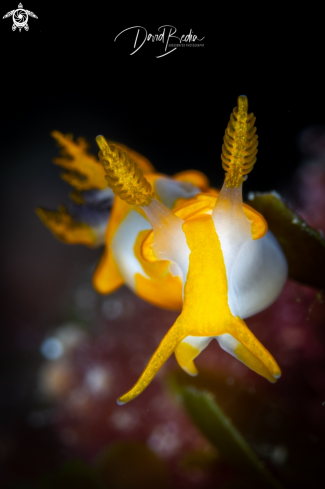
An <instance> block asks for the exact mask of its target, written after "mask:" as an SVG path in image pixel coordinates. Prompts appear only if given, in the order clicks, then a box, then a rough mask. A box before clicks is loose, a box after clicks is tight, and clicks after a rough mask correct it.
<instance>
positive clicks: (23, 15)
mask: <svg viewBox="0 0 325 489" xmlns="http://www.w3.org/2000/svg"><path fill="white" fill-rule="evenodd" d="M11 15H12V21H13V24H12V30H13V31H15V30H16V29H17V27H18V29H19V32H21V30H22V28H24V29H25V31H28V29H29V26H28V16H30V17H34V19H38V17H37V15H35V14H34V13H33V12H31V11H30V10H25V9H23V5H22V4H21V3H20V4H19V5H18V8H17V9H16V10H11V12H7V13H6V15H4V16H3V17H2V18H3V19H6V18H7V17H10V16H11Z"/></svg>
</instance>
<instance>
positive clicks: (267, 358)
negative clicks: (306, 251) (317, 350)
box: [37, 95, 287, 404]
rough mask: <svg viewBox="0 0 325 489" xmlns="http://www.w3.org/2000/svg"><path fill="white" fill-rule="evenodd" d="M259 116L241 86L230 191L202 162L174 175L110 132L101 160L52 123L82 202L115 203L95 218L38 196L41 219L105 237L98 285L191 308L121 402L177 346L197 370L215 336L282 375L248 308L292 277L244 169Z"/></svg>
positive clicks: (241, 356) (188, 367)
mask: <svg viewBox="0 0 325 489" xmlns="http://www.w3.org/2000/svg"><path fill="white" fill-rule="evenodd" d="M254 123H255V118H254V116H253V114H248V102H247V97H246V96H244V95H242V96H240V97H239V98H238V107H236V108H235V109H234V110H233V113H232V114H231V118H230V122H229V124H228V127H227V129H226V133H225V137H224V145H223V147H222V155H221V159H222V166H223V168H224V170H225V171H226V175H225V182H224V184H223V187H222V189H221V190H220V191H217V190H215V189H211V188H209V182H208V180H207V178H206V177H205V175H203V174H202V173H201V172H198V171H194V170H189V171H186V172H182V173H179V174H177V175H174V177H173V178H170V177H167V176H165V175H162V174H158V173H156V172H154V169H153V167H152V165H151V163H150V162H149V161H148V160H147V159H146V158H144V157H142V156H141V155H139V154H138V153H136V152H135V151H132V150H130V149H129V148H127V147H126V146H123V145H121V144H118V143H112V142H109V141H106V139H105V138H104V137H103V136H98V137H97V138H96V141H97V144H98V146H99V148H100V152H99V161H97V160H96V159H95V158H94V157H92V156H90V155H88V154H87V152H86V143H85V142H84V141H83V140H79V142H78V144H77V143H74V142H73V140H72V137H71V136H63V135H62V134H60V133H59V132H54V133H53V135H54V137H55V138H56V139H57V140H58V141H59V143H60V144H61V145H62V146H63V147H64V157H63V158H59V159H57V160H55V163H57V164H59V165H61V166H63V167H64V168H65V169H67V170H68V171H67V172H66V173H64V174H63V178H64V179H65V180H67V181H68V182H69V183H70V184H72V185H73V186H74V187H75V189H76V190H75V192H74V193H73V194H72V198H73V200H74V201H75V206H77V207H78V206H80V209H83V212H84V209H85V208H87V204H89V206H88V207H91V205H90V204H91V203H92V204H93V206H92V207H93V208H94V203H95V204H96V205H98V203H103V202H108V201H110V202H111V205H110V207H111V209H110V213H109V215H108V213H107V212H106V214H105V212H104V213H103V212H102V214H101V215H102V217H101V219H99V218H98V217H97V218H96V219H97V220H96V219H93V218H91V219H89V215H87V212H86V213H85V212H84V217H82V212H81V213H79V218H77V219H76V218H75V217H73V216H71V215H70V214H69V213H68V212H67V210H66V209H65V208H64V207H63V206H61V207H60V208H59V210H58V211H48V210H45V209H41V208H39V209H37V213H38V215H39V217H40V218H41V220H42V221H43V222H44V223H45V225H46V226H48V227H49V228H50V230H51V231H52V232H53V233H54V234H55V235H56V236H57V237H58V238H59V239H61V240H62V241H64V242H67V243H82V244H85V245H88V246H97V245H100V244H105V251H104V254H103V257H102V259H101V261H100V263H99V265H98V267H97V269H96V271H95V274H94V278H93V284H94V287H95V289H96V290H97V291H98V292H100V293H102V294H109V293H111V292H113V291H114V290H116V289H117V288H118V287H120V286H121V285H122V284H126V285H127V286H128V287H130V288H131V289H132V290H133V291H134V292H135V293H136V294H137V295H138V296H140V297H141V298H142V299H145V300H147V301H148V302H150V303H152V304H155V305H157V306H159V307H163V308H167V309H172V310H181V313H180V315H179V316H178V318H177V320H176V322H175V323H174V324H173V325H172V327H171V328H170V330H169V331H168V332H167V334H166V335H165V337H164V338H163V339H162V340H161V342H160V344H159V346H158V348H157V349H156V351H155V352H154V354H153V356H152V357H151V359H150V360H149V363H148V365H147V366H146V368H145V369H144V371H143V373H142V375H141V377H140V378H139V379H138V381H137V382H136V383H135V385H134V386H133V387H132V388H131V389H130V390H129V391H128V392H127V393H126V394H124V395H122V396H121V397H120V398H119V399H118V400H117V402H118V404H124V403H126V402H128V401H131V400H132V399H134V398H135V397H136V396H138V395H139V394H140V393H141V392H142V391H143V390H144V389H145V388H146V387H147V386H148V384H149V383H150V382H151V380H152V379H153V378H154V376H155V375H156V373H157V372H158V370H159V369H160V368H161V366H162V365H163V364H164V363H165V362H166V360H167V359H168V358H169V357H170V355H171V354H172V353H173V352H174V353H175V356H176V359H177V361H178V363H179V365H180V366H181V367H182V368H183V369H184V370H185V371H186V372H187V373H188V374H190V375H197V373H198V372H197V369H196V367H195V364H194V361H193V360H194V359H195V357H197V356H198V355H199V353H200V352H201V351H202V350H203V349H204V348H206V347H207V345H208V344H209V343H210V342H211V341H212V339H214V338H215V339H216V340H217V341H218V343H219V345H220V346H221V348H223V349H224V350H225V351H227V352H228V353H230V354H231V355H233V356H234V357H236V358H237V359H238V360H240V361H241V362H243V363H244V364H245V365H247V366H248V367H249V368H251V369H252V370H254V371H255V372H257V373H258V374H260V375H262V376H263V377H265V378H266V379H268V380H269V381H270V382H275V381H276V380H277V379H278V378H279V377H280V375H281V371H280V368H279V366H278V364H277V362H276V361H275V359H274V358H273V357H272V355H271V354H270V353H269V352H268V351H267V350H266V349H265V348H264V347H263V345H262V344H261V343H260V342H259V341H258V339H257V338H256V337H255V336H254V335H253V334H252V333H251V331H250V330H249V329H248V327H247V326H246V324H245V322H244V320H243V319H245V318H247V317H249V316H252V315H253V314H256V313H257V312H259V311H261V310H263V309H265V308H266V307H268V306H269V305H270V304H271V303H272V302H273V301H274V300H275V299H276V297H277V296H278V295H279V293H280V292H281V290H282V287H283V285H284V282H285V280H286V277H287V263H286V259H285V256H284V254H283V252H282V250H281V248H280V246H279V244H278V242H277V240H276V239H275V237H274V236H273V235H272V233H271V232H270V231H268V229H267V223H266V221H265V220H264V218H263V217H262V216H261V215H260V214H259V213H258V212H256V211H255V210H254V209H252V208H251V207H249V206H248V205H246V204H243V201H242V184H243V181H244V180H245V178H247V177H246V176H245V175H247V173H249V172H250V171H251V170H252V168H253V166H254V163H255V162H256V153H257V145H258V142H257V135H256V134H255V132H256V128H255V127H254ZM67 156H68V157H67ZM85 204H86V205H85ZM95 207H96V206H95ZM104 207H105V206H104ZM88 214H89V212H88Z"/></svg>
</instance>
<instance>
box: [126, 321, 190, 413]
mask: <svg viewBox="0 0 325 489" xmlns="http://www.w3.org/2000/svg"><path fill="white" fill-rule="evenodd" d="M185 336H186V335H185ZM182 339H184V327H183V324H182V321H181V316H179V318H178V319H177V320H176V322H175V324H174V325H173V326H172V327H171V328H170V330H169V331H168V333H167V334H166V335H165V336H164V338H163V339H162V341H161V342H160V344H159V346H158V348H157V350H156V351H155V353H154V354H153V355H152V357H151V359H150V360H149V363H148V365H147V366H146V368H145V370H144V372H143V373H142V375H141V377H140V378H139V380H138V381H137V382H136V384H135V385H134V386H133V387H132V389H130V390H129V391H128V392H127V393H126V394H124V395H123V396H121V397H119V398H118V399H117V404H120V405H122V404H125V403H127V402H129V401H132V399H134V398H135V397H137V396H138V395H139V394H141V392H143V391H144V389H145V388H146V387H147V386H148V385H149V384H150V382H151V381H152V379H153V378H154V376H155V375H156V373H157V372H158V370H160V368H161V367H162V366H163V365H164V363H165V362H166V361H167V360H168V358H169V357H170V356H171V354H172V353H173V352H174V350H175V348H176V346H177V345H178V343H179V342H180V341H182Z"/></svg>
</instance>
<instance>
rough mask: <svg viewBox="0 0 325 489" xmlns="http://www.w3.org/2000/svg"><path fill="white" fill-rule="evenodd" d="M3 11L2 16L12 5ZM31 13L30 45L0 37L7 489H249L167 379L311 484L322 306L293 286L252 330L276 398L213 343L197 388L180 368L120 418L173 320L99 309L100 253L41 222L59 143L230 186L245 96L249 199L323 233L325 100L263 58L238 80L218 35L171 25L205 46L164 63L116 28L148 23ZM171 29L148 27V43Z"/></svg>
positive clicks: (122, 298)
mask: <svg viewBox="0 0 325 489" xmlns="http://www.w3.org/2000/svg"><path fill="white" fill-rule="evenodd" d="M6 5H7V6H8V8H7V9H6V6H4V7H3V10H4V12H3V15H4V14H5V11H9V10H10V9H12V8H14V6H12V5H11V4H10V5H9V3H8V2H6ZM26 8H27V7H26ZM28 8H30V9H31V10H33V11H34V12H35V13H36V14H37V15H38V17H39V19H38V20H31V21H30V22H29V26H30V30H29V32H27V33H26V32H21V33H19V32H18V31H17V32H14V33H13V32H12V31H11V26H10V20H6V22H7V24H8V25H7V24H5V21H3V24H2V25H1V28H2V31H1V35H2V41H3V43H2V45H3V46H5V49H4V53H3V60H2V66H3V68H4V70H3V75H2V77H3V82H4V85H3V87H4V88H2V91H1V97H2V108H1V111H2V112H1V133H0V134H1V163H2V167H1V199H3V200H2V207H1V208H2V239H1V259H2V265H1V270H2V279H3V280H2V298H3V304H4V308H3V312H2V318H1V342H0V350H1V353H0V409H1V415H0V463H1V473H0V480H1V487H17V488H18V487H19V488H31V487H42V488H47V487H48V488H50V487H59V486H60V487H70V488H73V487H78V488H83V487H85V488H92V487H94V488H96V487H110V488H112V489H115V488H122V487H123V488H124V487H144V488H146V487H166V485H168V484H170V485H171V486H172V487H177V488H185V487H186V488H199V487H200V488H210V487H214V488H226V487H227V488H230V487H233V488H235V487H238V488H239V487H246V485H245V484H246V482H245V481H241V476H242V474H241V472H240V470H239V471H238V470H237V471H236V470H235V469H233V468H232V466H231V464H229V463H228V462H225V461H224V459H223V458H222V456H221V455H220V453H219V452H218V450H217V448H216V447H215V446H214V445H213V444H212V443H211V441H208V439H207V438H206V437H205V436H204V435H203V434H202V433H201V431H200V430H199V428H198V427H197V426H196V425H195V423H193V421H191V419H190V417H189V415H188V414H187V413H186V411H185V408H184V406H183V405H182V404H181V403H180V401H179V400H178V399H177V395H175V390H173V388H171V387H170V385H171V383H172V382H171V380H170V379H171V377H170V376H171V375H172V376H173V377H172V378H173V382H174V384H175V382H176V381H177V382H176V383H178V384H179V385H188V383H189V385H192V384H193V385H194V386H196V387H197V388H198V389H206V390H208V391H210V392H212V393H214V395H215V398H216V400H217V402H218V403H219V405H220V406H221V408H222V409H223V411H224V412H225V414H226V415H227V416H229V418H230V419H231V420H232V421H233V423H234V425H235V426H236V428H237V429H238V430H239V431H240V433H241V434H242V435H243V436H244V438H245V439H246V441H247V442H248V444H249V445H250V447H251V448H252V449H253V450H254V451H255V453H256V454H257V455H258V457H259V458H260V459H261V460H262V461H263V462H264V463H265V464H266V467H268V469H269V470H270V472H271V473H272V474H273V475H274V476H275V477H276V478H277V479H278V480H279V481H281V483H282V484H283V486H284V487H288V488H293V487H295V488H300V487H307V486H309V487H313V486H312V481H313V480H317V479H318V478H319V477H321V474H322V461H323V460H324V455H325V449H324V434H325V433H324V416H325V370H324V362H325V334H324V331H325V329H324V319H325V304H324V291H320V290H316V289H313V288H310V287H307V286H304V285H301V284H298V283H295V282H293V281H290V280H289V281H288V282H287V284H286V286H285V288H284V291H283V293H282V294H281V296H280V297H279V299H278V300H277V301H276V302H275V304H273V305H272V306H271V307H270V308H268V309H267V310H265V311H263V312H261V313H259V314H258V315H256V316H254V317H252V318H250V319H248V320H247V324H248V326H249V327H250V328H251V329H252V331H253V332H254V334H256V335H257V337H258V338H259V340H260V341H262V343H263V344H264V345H265V346H266V347H267V349H268V350H270V351H271V352H272V354H273V355H274V357H275V358H276V359H277V361H278V363H279V365H280V366H281V369H282V372H283V374H282V378H281V379H280V380H279V382H278V383H277V384H275V385H271V384H269V383H267V381H265V380H264V379H263V378H260V377H258V376H257V374H255V373H253V372H251V371H249V370H248V369H247V368H246V367H244V366H243V365H242V364H240V363H239V362H237V361H236V360H234V359H233V358H232V357H230V355H227V354H226V353H225V352H223V351H222V350H221V349H220V348H219V347H218V345H217V344H216V343H215V342H214V343H212V344H211V345H210V346H209V348H208V349H207V350H206V351H205V352H204V353H203V354H202V355H200V356H199V357H198V359H197V365H198V368H199V370H200V371H201V372H202V374H201V375H200V376H199V377H198V378H197V379H195V380H192V379H190V378H185V376H183V375H181V373H180V372H179V368H178V367H177V365H176V362H175V360H174V358H171V359H170V360H169V361H168V362H167V364H166V365H165V367H164V368H163V369H162V370H161V372H160V373H159V374H158V375H157V377H156V378H155V380H154V381H153V382H152V384H151V385H150V386H149V387H148V389H147V390H146V391H145V392H144V393H143V394H142V395H141V396H140V397H139V398H137V399H135V400H134V401H133V402H131V403H130V404H127V405H126V406H123V407H119V406H117V405H116V402H115V399H116V398H117V397H118V395H120V394H122V393H123V392H125V391H126V390H127V389H128V388H129V387H131V385H133V383H134V381H135V380H136V379H137V378H138V376H139V374H140V373H141V372H142V370H143V368H144V366H145V364H146V362H147V361H148V359H149V358H150V355H151V354H152V352H153V351H154V349H155V347H156V346H157V344H158V343H159V341H160V339H161V338H162V336H163V335H164V334H165V332H166V331H167V330H168V328H169V327H170V325H171V324H172V323H173V322H174V320H175V318H176V315H177V314H176V313H172V312H168V311H165V310H162V309H158V308H156V307H154V306H151V305H149V304H147V303H145V302H143V301H142V300H140V299H139V298H137V297H136V296H135V295H133V294H132V293H131V292H130V291H129V290H128V289H127V288H125V287H122V288H121V289H119V290H118V291H116V292H115V293H114V294H112V295H110V296H107V297H105V296H100V295H98V294H97V293H96V292H95V291H94V290H93V288H92V285H91V276H92V273H93V271H94V267H95V266H96V263H97V262H98V259H99V257H100V255H101V252H102V250H101V249H97V250H91V249H87V248H85V247H82V246H68V245H64V244H62V243H60V242H59V241H57V240H56V239H54V238H53V236H52V235H51V234H50V232H49V231H48V229H46V228H45V227H44V226H43V225H42V224H41V222H40V221H39V219H38V218H37V216H36V214H35V212H34V209H35V207H36V206H44V207H46V208H50V209H54V208H57V206H58V205H59V204H66V203H67V202H68V200H69V198H68V194H69V192H70V187H69V186H68V184H66V183H64V182H63V181H62V180H61V179H60V177H59V174H60V169H59V168H58V167H57V166H55V165H53V164H52V163H51V161H52V159H53V158H54V157H56V156H58V152H59V149H58V148H57V147H56V144H55V141H54V140H53V139H52V138H51V136H50V132H51V131H52V130H59V131H61V132H63V133H72V134H73V135H74V137H79V136H83V137H85V138H86V140H87V141H88V142H89V143H90V144H91V150H90V151H91V153H93V154H97V151H98V150H97V148H96V145H95V143H94V139H95V137H96V135H98V134H103V135H104V136H105V137H106V138H108V139H111V140H114V141H117V142H121V143H124V144H126V145H128V146H129V147H130V148H132V149H134V150H136V151H138V152H139V153H142V154H143V155H144V156H146V157H147V158H148V159H149V160H150V161H151V162H152V164H153V165H154V166H155V168H156V169H157V171H159V172H162V173H166V174H168V175H172V174H174V173H177V172H179V171H182V170H185V169H192V168H194V169H198V170H201V171H203V172H204V173H205V174H207V176H208V177H209V178H210V181H211V185H212V186H215V187H219V188H220V186H221V185H222V182H223V171H222V168H221V160H220V153H221V146H222V139H223V135H224V131H225V128H226V126H227V124H228V121H229V116H230V113H231V111H232V109H233V107H234V106H235V105H236V100H237V97H238V95H240V94H246V95H247V96H248V100H249V104H250V105H249V110H250V111H252V112H254V114H255V115H256V117H257V122H256V126H257V134H258V135H259V148H258V150H259V152H258V159H257V163H256V165H255V168H254V170H253V172H252V173H251V174H250V175H249V177H248V180H247V182H245V184H244V192H245V195H247V193H248V192H250V191H260V192H262V191H268V190H276V191H277V192H279V193H280V194H281V195H282V196H283V197H284V198H285V200H286V201H287V202H288V203H289V204H290V205H291V207H292V208H293V209H294V210H296V211H297V212H298V213H299V214H300V215H301V216H302V217H303V218H304V219H306V221H307V223H308V224H310V225H311V226H314V227H315V228H316V229H322V230H323V231H324V230H325V116H324V103H323V101H322V99H321V96H320V92H317V90H307V88H305V90H302V88H303V87H302V86H299V87H297V86H296V85H295V84H290V85H289V84H286V83H287V81H288V80H287V78H286V73H284V72H283V71H282V68H281V66H280V65H279V64H278V61H275V57H274V56H271V54H272V50H271V48H268V47H267V45H265V46H264V54H265V55H264V57H263V59H264V58H265V59H267V60H268V62H269V63H271V64H269V65H268V70H266V71H265V69H264V68H265V67H264V65H263V60H262V61H261V62H260V64H259V65H258V66H256V69H255V72H254V71H253V72H252V69H251V68H250V67H248V66H246V64H245V62H244V61H245V60H241V58H240V56H239V57H238V60H233V59H232V61H231V63H230V64H229V66H228V64H225V63H226V61H227V60H226V55H225V54H224V53H223V47H222V46H221V45H220V39H221V37H220V36H221V34H220V33H219V34H217V33H216V32H215V30H214V28H213V26H212V25H211V23H210V24H209V23H207V22H206V21H205V20H204V19H203V20H202V19H200V18H198V17H197V18H195V16H193V18H192V19H191V21H188V22H187V21H186V22H185V21H184V20H183V21H182V22H180V23H177V22H176V20H173V22H172V23H173V25H175V26H176V27H177V29H178V32H179V34H186V33H188V32H189V29H190V28H192V30H194V32H195V33H196V34H197V35H199V36H201V37H202V36H205V40H204V43H205V46H204V48H179V49H178V50H177V51H175V52H174V53H172V54H170V55H168V56H165V57H164V58H160V59H157V58H156V57H155V56H156V55H157V54H161V50H162V48H161V47H159V46H158V45H157V44H156V43H147V44H146V45H145V46H144V47H143V48H141V50H140V51H139V52H138V53H136V54H135V55H133V56H129V53H130V52H131V47H132V42H134V39H133V38H132V39H131V38H127V37H126V38H125V39H123V40H122V38H121V39H120V41H121V42H120V43H118V42H116V43H114V37H115V36H116V35H117V34H118V33H119V32H120V31H121V30H123V29H125V28H126V27H128V26H132V25H138V24H139V25H143V24H144V23H145V20H144V19H143V18H141V16H140V15H139V14H138V15H137V16H134V17H131V20H126V18H124V17H119V18H118V21H116V23H114V25H112V24H109V25H107V23H106V22H105V19H104V18H103V16H101V15H99V16H98V12H97V17H95V14H94V13H93V12H90V13H89V11H88V14H87V15H88V16H89V17H87V15H86V13H84V14H83V15H82V14H81V13H80V9H79V10H78V17H77V19H76V18H75V17H73V19H72V13H71V12H70V11H65V12H63V11H60V12H54V11H53V10H54V9H53V10H52V11H51V16H50V21H49V22H46V21H45V19H46V17H47V16H48V15H49V12H47V11H46V10H45V7H44V6H38V7H37V4H35V5H33V6H32V5H31V6H29V7H28ZM88 10H89V9H88ZM59 14H60V15H59ZM205 18H208V16H207V13H205ZM164 19H165V17H164ZM164 19H162V18H160V19H157V21H154V20H153V19H151V21H150V23H147V24H146V26H147V29H148V32H152V33H156V32H157V28H158V27H159V26H160V25H162V24H163V23H164V22H165V20H164ZM169 21H170V19H169ZM290 60H291V58H290ZM264 61H265V60H264ZM291 62H292V61H291ZM288 63H289V61H288ZM296 88H298V89H299V90H300V95H299V96H298V94H296V93H295V89H296ZM321 104H323V107H322V106H321ZM319 273H320V274H324V270H320V271H319ZM173 372H176V373H173ZM168 379H169V380H168ZM175 379H176V381H175ZM191 382H192V384H191ZM67 464H68V465H67ZM69 464H70V465H69ZM46 474H48V475H46ZM78 477H79V479H78ZM37 484H39V485H38V486H37ZM51 484H54V486H53V485H51ZM55 484H56V485H55ZM64 484H66V486H65V485H64ZM102 484H104V485H102ZM250 487H254V483H253V482H251V483H250ZM257 487H261V485H258V486H257Z"/></svg>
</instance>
